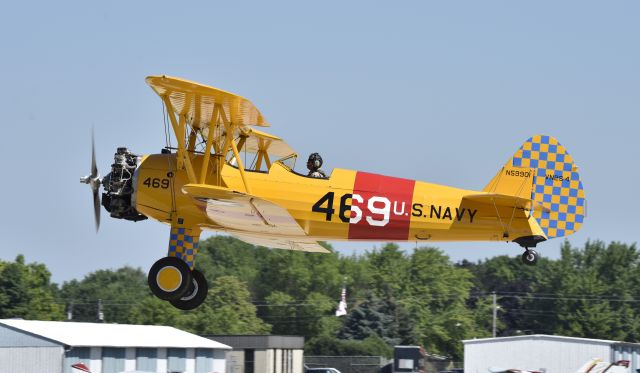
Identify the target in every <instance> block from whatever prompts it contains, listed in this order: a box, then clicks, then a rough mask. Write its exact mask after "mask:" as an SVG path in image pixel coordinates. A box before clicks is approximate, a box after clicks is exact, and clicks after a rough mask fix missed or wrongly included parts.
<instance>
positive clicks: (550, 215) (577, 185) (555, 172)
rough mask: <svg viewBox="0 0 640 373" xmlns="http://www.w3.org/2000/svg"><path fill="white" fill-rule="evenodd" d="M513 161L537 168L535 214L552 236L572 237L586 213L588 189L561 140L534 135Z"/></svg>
mask: <svg viewBox="0 0 640 373" xmlns="http://www.w3.org/2000/svg"><path fill="white" fill-rule="evenodd" d="M510 163H511V166H514V167H523V168H533V169H536V170H537V171H536V175H535V179H534V185H533V192H532V196H531V199H533V200H534V201H535V202H537V204H536V206H535V207H534V211H533V216H534V217H535V219H536V221H537V222H538V224H539V225H540V228H542V230H543V231H544V233H545V234H546V235H547V237H548V238H553V237H563V236H568V235H570V234H572V233H575V232H576V231H578V229H580V227H581V226H582V223H583V221H584V215H585V197H584V190H583V189H582V182H581V181H580V175H579V174H578V168H577V167H576V166H575V165H574V164H573V158H571V155H569V153H567V151H566V149H565V148H564V147H563V146H562V145H560V143H559V142H558V140H556V139H555V138H553V137H551V136H543V135H537V136H533V137H532V138H530V139H529V140H527V141H526V142H525V143H524V144H523V145H522V147H521V148H520V149H519V150H518V151H517V152H516V154H515V155H514V156H513V158H511V161H510ZM540 205H542V206H544V207H546V209H543V208H541V207H540ZM547 209H548V211H545V210H547Z"/></svg>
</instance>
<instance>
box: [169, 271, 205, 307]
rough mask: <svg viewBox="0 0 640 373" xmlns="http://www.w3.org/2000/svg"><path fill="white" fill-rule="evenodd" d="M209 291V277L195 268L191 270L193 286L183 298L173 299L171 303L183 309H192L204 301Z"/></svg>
mask: <svg viewBox="0 0 640 373" xmlns="http://www.w3.org/2000/svg"><path fill="white" fill-rule="evenodd" d="M208 291H209V285H208V284H207V279H206V278H205V277H204V275H203V274H202V272H200V271H198V270H195V269H194V270H193V271H191V286H189V289H188V290H187V292H186V293H185V294H184V295H183V296H182V297H181V298H179V299H174V300H172V301H171V304H172V305H173V306H174V307H176V308H179V309H181V310H185V311H189V310H192V309H194V308H196V307H198V306H199V305H201V304H202V302H204V300H205V298H207V292H208Z"/></svg>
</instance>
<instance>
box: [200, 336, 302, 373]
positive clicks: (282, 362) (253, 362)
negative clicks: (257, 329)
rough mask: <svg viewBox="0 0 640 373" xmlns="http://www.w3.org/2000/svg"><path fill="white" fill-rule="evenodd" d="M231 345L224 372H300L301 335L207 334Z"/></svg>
mask: <svg viewBox="0 0 640 373" xmlns="http://www.w3.org/2000/svg"><path fill="white" fill-rule="evenodd" d="M207 337H208V338H211V339H213V340H215V341H220V342H222V343H224V344H227V345H229V346H231V347H232V348H233V351H231V352H230V353H228V354H227V373H303V372H304V337H299V336H291V335H212V336H207Z"/></svg>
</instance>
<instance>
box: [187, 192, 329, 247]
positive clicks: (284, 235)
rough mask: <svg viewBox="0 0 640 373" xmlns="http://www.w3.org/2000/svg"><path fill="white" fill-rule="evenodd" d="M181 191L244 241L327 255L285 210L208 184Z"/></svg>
mask: <svg viewBox="0 0 640 373" xmlns="http://www.w3.org/2000/svg"><path fill="white" fill-rule="evenodd" d="M182 191H183V192H184V193H186V194H187V195H189V196H190V197H192V198H195V199H197V200H199V201H201V202H205V203H206V214H207V216H208V218H209V219H211V221H213V222H214V223H216V224H218V225H220V226H221V227H224V228H225V229H226V230H227V231H228V232H229V233H231V234H233V235H235V236H236V237H238V238H239V239H241V240H243V241H245V242H248V243H251V244H254V245H261V246H267V247H274V248H279V249H288V250H299V251H307V252H322V253H327V252H329V251H328V250H326V249H325V248H323V247H322V246H320V245H319V244H318V243H317V241H315V240H313V239H310V238H308V237H307V235H306V233H305V232H304V230H303V229H302V228H301V227H300V225H299V224H298V223H297V222H296V221H295V219H294V218H293V217H292V216H291V214H289V212H288V211H287V210H286V209H284V208H282V207H280V206H278V205H276V204H274V203H272V202H270V201H267V200H265V199H261V198H258V197H254V196H251V195H248V194H244V193H241V192H236V191H232V190H230V189H226V188H221V187H215V186H211V185H202V184H187V185H185V186H184V187H183V188H182Z"/></svg>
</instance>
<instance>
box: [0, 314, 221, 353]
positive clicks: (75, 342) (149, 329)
mask: <svg viewBox="0 0 640 373" xmlns="http://www.w3.org/2000/svg"><path fill="white" fill-rule="evenodd" d="M3 325H4V326H7V327H9V328H12V329H14V330H18V331H22V332H25V333H28V334H32V335H35V336H38V337H42V338H46V339H49V340H51V341H54V342H58V343H61V344H63V345H67V346H74V347H90V346H105V347H156V348H157V347H175V348H213V349H225V350H230V349H231V347H229V346H227V345H225V344H222V343H220V342H216V341H213V340H211V339H208V338H203V337H200V336H197V335H195V334H191V333H187V332H185V331H182V330H180V329H176V328H172V327H170V326H158V325H128V324H97V323H86V322H63V321H36V320H20V319H0V326H3Z"/></svg>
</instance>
